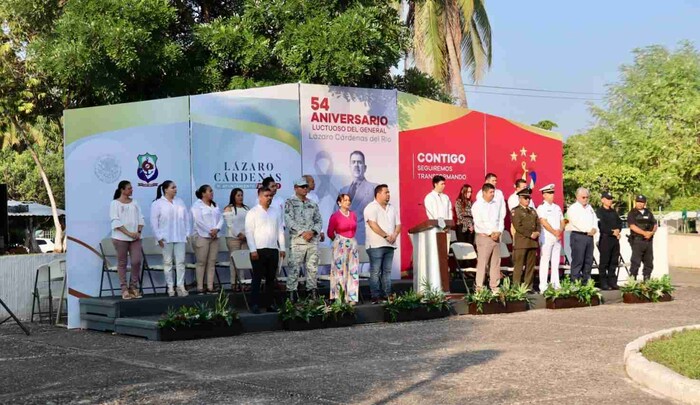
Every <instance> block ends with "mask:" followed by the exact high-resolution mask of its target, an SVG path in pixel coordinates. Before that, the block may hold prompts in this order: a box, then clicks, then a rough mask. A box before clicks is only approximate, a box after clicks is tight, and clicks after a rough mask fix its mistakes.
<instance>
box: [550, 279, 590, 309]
mask: <svg viewBox="0 0 700 405" xmlns="http://www.w3.org/2000/svg"><path fill="white" fill-rule="evenodd" d="M543 295H544V297H545V299H546V300H547V308H549V309H562V308H578V307H585V306H593V305H600V303H601V301H602V299H603V296H602V295H601V294H600V290H598V289H597V288H596V287H595V282H594V281H593V280H592V279H591V280H588V282H586V284H583V283H582V282H581V280H576V281H571V280H570V279H569V278H568V277H567V278H564V279H563V280H562V281H561V286H560V288H558V289H555V288H554V287H553V286H552V284H549V285H548V286H547V289H546V290H545V291H544V294H543Z"/></svg>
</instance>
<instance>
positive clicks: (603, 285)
mask: <svg viewBox="0 0 700 405" xmlns="http://www.w3.org/2000/svg"><path fill="white" fill-rule="evenodd" d="M600 289H601V290H605V291H607V290H611V288H610V287H608V285H607V284H601V285H600Z"/></svg>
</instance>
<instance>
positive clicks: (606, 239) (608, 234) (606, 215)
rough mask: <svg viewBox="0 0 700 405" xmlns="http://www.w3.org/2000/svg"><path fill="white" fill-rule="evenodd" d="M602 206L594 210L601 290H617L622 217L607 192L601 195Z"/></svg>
mask: <svg viewBox="0 0 700 405" xmlns="http://www.w3.org/2000/svg"><path fill="white" fill-rule="evenodd" d="M601 203H602V206H601V207H600V208H598V209H597V210H596V216H597V217H598V227H599V228H600V240H599V241H598V250H599V251H600V263H599V265H598V271H599V273H600V289H601V290H619V289H620V287H618V286H617V265H618V263H619V257H620V231H621V230H622V219H620V216H619V215H618V214H617V211H615V209H614V208H613V207H612V204H613V196H612V194H610V193H609V192H607V191H606V192H604V193H603V194H602V195H601Z"/></svg>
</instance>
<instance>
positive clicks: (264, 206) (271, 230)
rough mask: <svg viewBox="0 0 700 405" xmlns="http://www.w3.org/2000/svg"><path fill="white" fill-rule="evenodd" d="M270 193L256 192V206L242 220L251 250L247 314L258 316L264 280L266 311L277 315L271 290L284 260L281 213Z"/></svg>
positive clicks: (265, 189)
mask: <svg viewBox="0 0 700 405" xmlns="http://www.w3.org/2000/svg"><path fill="white" fill-rule="evenodd" d="M271 204H272V191H270V189H269V188H265V187H263V188H259V189H258V205H256V206H255V207H253V208H252V209H251V210H250V211H248V214H246V217H245V236H246V241H247V242H248V248H249V249H250V262H251V264H252V265H253V280H252V282H251V289H252V291H251V299H250V300H251V304H252V306H251V308H250V312H252V313H254V314H259V313H260V305H261V300H260V284H261V281H262V279H263V278H265V296H264V300H263V302H264V303H265V305H267V311H268V312H277V306H276V305H275V303H274V290H275V284H276V282H277V281H276V278H277V269H278V267H279V261H280V259H284V255H285V252H284V250H285V246H284V228H283V227H282V212H281V211H280V210H279V209H277V208H276V207H273V206H272V205H271Z"/></svg>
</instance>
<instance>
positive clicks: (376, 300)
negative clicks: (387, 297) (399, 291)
mask: <svg viewBox="0 0 700 405" xmlns="http://www.w3.org/2000/svg"><path fill="white" fill-rule="evenodd" d="M381 303H382V300H381V299H380V298H372V305H378V304H381Z"/></svg>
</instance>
